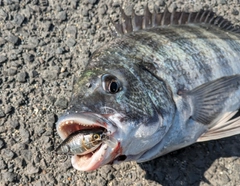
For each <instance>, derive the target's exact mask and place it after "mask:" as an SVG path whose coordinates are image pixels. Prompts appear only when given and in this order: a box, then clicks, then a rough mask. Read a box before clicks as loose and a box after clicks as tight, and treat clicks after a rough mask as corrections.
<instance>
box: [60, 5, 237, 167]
mask: <svg viewBox="0 0 240 186" xmlns="http://www.w3.org/2000/svg"><path fill="white" fill-rule="evenodd" d="M115 28H116V31H117V36H116V37H115V38H114V39H113V40H112V41H111V42H109V43H108V44H107V45H105V46H103V47H101V48H99V49H98V50H97V51H95V52H94V53H93V54H92V56H91V58H90V60H89V63H88V65H87V67H86V69H85V71H83V72H82V74H81V75H80V77H79V78H77V79H76V80H75V82H74V85H73V86H74V87H73V95H72V101H71V104H70V108H69V109H68V111H67V112H66V114H65V115H64V116H62V117H61V118H59V120H58V122H57V124H56V127H57V131H58V134H59V135H60V137H61V138H62V139H66V138H67V137H68V136H69V135H71V133H74V132H76V131H79V130H85V129H103V130H104V129H106V130H107V132H108V139H109V142H111V143H109V144H110V145H109V144H108V143H102V144H101V145H100V146H99V147H98V148H97V149H94V150H91V152H89V153H87V154H83V155H82V154H81V155H74V156H73V157H72V159H71V161H72V165H73V167H74V168H76V169H78V170H82V171H89V170H94V169H97V168H99V167H100V166H103V165H105V164H109V163H119V162H122V161H137V162H144V161H148V160H151V159H153V158H156V157H158V156H161V155H164V154H166V153H169V152H171V151H174V150H177V149H180V148H182V147H185V146H188V145H191V144H193V143H195V142H199V141H207V140H213V139H219V138H223V137H228V136H232V135H236V134H239V133H240V117H239V114H238V110H239V108H240V62H239V59H240V35H239V34H238V33H237V32H239V28H235V27H234V26H233V25H232V24H231V23H230V22H229V21H227V20H225V19H223V18H222V17H218V16H216V15H215V14H214V13H212V12H210V11H200V12H197V13H184V12H182V13H181V12H172V13H170V12H169V11H168V10H167V9H166V10H165V11H164V12H163V13H156V12H154V13H150V11H149V10H148V8H146V9H145V13H144V15H143V16H137V15H136V14H134V13H133V14H132V15H131V16H127V15H125V13H124V11H122V19H121V21H120V23H118V24H116V25H115Z"/></svg>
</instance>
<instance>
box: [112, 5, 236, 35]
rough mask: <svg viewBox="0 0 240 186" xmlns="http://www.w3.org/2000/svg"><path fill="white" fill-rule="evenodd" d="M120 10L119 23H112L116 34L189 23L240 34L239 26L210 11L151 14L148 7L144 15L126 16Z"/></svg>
mask: <svg viewBox="0 0 240 186" xmlns="http://www.w3.org/2000/svg"><path fill="white" fill-rule="evenodd" d="M120 10H121V14H122V15H121V19H120V20H119V23H114V25H115V29H116V31H117V33H118V34H126V33H131V32H134V31H137V30H141V29H147V28H153V27H158V26H164V25H182V24H189V23H206V24H210V25H214V26H217V27H219V28H221V29H224V30H226V31H230V32H237V33H240V28H239V26H234V25H233V24H232V23H231V22H230V21H228V20H227V19H224V18H223V17H222V16H217V15H216V14H215V13H214V12H212V11H210V10H200V11H198V12H176V11H173V12H172V13H171V12H169V11H168V8H167V7H166V8H165V10H164V12H161V13H157V12H156V11H155V9H154V12H153V13H151V12H150V10H149V8H148V6H146V7H145V9H144V15H140V16H139V15H136V13H135V11H134V10H132V15H129V16H128V15H126V14H125V12H124V10H123V9H122V8H120Z"/></svg>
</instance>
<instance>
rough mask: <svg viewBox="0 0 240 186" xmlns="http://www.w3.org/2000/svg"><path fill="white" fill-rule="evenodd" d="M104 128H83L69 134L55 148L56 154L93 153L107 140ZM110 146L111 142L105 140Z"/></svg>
mask: <svg viewBox="0 0 240 186" xmlns="http://www.w3.org/2000/svg"><path fill="white" fill-rule="evenodd" d="M108 135H109V134H108V132H107V131H106V130H104V129H83V130H80V131H76V132H74V133H72V134H70V135H69V136H68V137H67V138H66V139H65V140H64V141H63V142H62V143H61V144H60V145H59V146H58V147H57V149H56V152H57V154H67V155H85V154H88V153H93V151H94V150H96V149H97V148H98V147H99V146H100V145H101V144H102V143H103V142H105V141H107V140H109V136H108ZM106 143H107V144H108V145H110V146H111V142H110V141H109V142H106Z"/></svg>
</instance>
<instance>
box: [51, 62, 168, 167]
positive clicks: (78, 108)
mask: <svg viewBox="0 0 240 186" xmlns="http://www.w3.org/2000/svg"><path fill="white" fill-rule="evenodd" d="M56 127H57V132H58V134H59V135H60V137H61V138H62V139H66V138H67V136H69V135H70V134H71V133H73V132H75V131H78V130H82V129H91V128H104V129H105V130H106V131H107V132H106V134H107V135H108V138H105V139H103V143H102V145H101V146H100V147H99V148H97V149H96V150H95V151H94V152H92V153H89V154H86V155H83V156H79V155H75V156H73V157H72V159H71V161H72V165H73V167H74V168H76V169H77V170H81V171H91V170H94V169H97V168H99V167H100V166H103V165H105V164H111V163H119V162H123V161H131V160H139V159H142V158H144V154H145V152H146V151H149V149H150V148H152V147H154V146H155V145H156V144H157V143H158V142H159V140H160V139H161V137H160V136H161V135H162V134H163V132H164V131H165V130H164V127H163V117H162V116H161V114H159V113H158V112H157V110H156V108H155V106H154V104H153V102H152V100H151V99H150V96H149V94H148V92H147V91H146V88H145V87H144V85H143V84H142V83H141V81H140V80H139V78H138V77H137V76H136V75H135V74H134V73H133V72H132V71H130V70H129V69H128V68H125V67H122V66H120V65H119V66H114V67H113V66H111V69H109V68H107V67H101V68H87V69H86V70H85V71H84V72H83V73H82V74H81V75H80V77H79V78H77V79H76V80H75V81H74V85H73V94H72V99H71V103H70V106H69V109H68V111H67V112H66V113H65V115H63V116H62V117H61V118H59V120H58V122H57V124H56Z"/></svg>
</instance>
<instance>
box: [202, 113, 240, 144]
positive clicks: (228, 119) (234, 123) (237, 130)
mask: <svg viewBox="0 0 240 186" xmlns="http://www.w3.org/2000/svg"><path fill="white" fill-rule="evenodd" d="M236 114H238V116H237V117H234V116H235V115H236ZM232 118H233V119H232ZM237 134H240V116H239V113H238V111H235V112H230V113H226V114H225V115H224V116H223V118H222V119H221V120H220V121H219V122H218V123H217V124H216V125H215V126H213V127H212V128H210V129H209V130H208V131H207V132H206V133H204V134H202V135H201V136H200V137H199V138H198V140H197V141H198V142H203V141H209V140H216V139H220V138H225V137H230V136H233V135H237Z"/></svg>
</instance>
